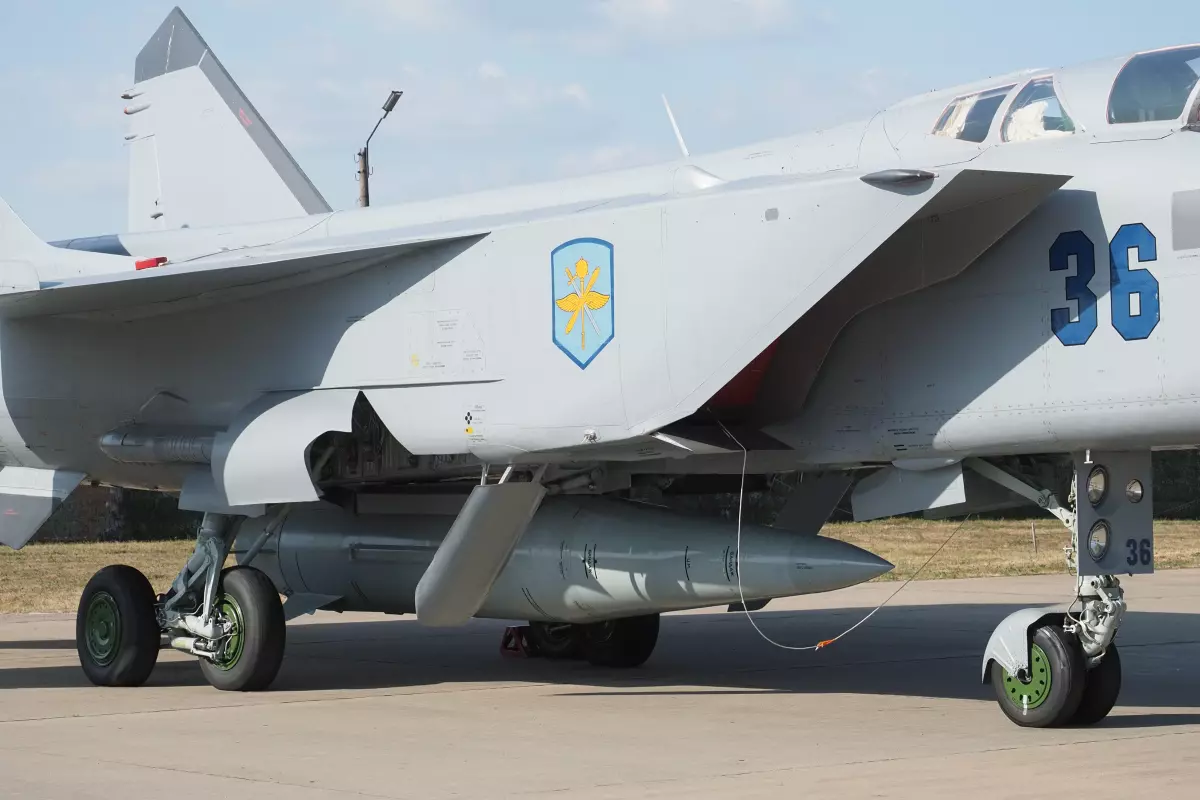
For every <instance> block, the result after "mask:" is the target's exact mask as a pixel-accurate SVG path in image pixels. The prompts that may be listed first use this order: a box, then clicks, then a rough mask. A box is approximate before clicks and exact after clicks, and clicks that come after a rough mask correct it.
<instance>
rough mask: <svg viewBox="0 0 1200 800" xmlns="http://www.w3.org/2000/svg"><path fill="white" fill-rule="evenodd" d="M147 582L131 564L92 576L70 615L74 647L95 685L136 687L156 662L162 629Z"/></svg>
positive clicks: (84, 670) (106, 568)
mask: <svg viewBox="0 0 1200 800" xmlns="http://www.w3.org/2000/svg"><path fill="white" fill-rule="evenodd" d="M156 600H157V598H156V597H155V595H154V589H153V588H152V587H151V586H150V581H148V580H147V579H146V576H145V575H143V574H142V573H140V572H138V571H137V570H136V569H134V568H133V567H125V566H114V567H105V568H104V569H102V570H100V571H99V572H97V573H96V574H95V575H93V576H92V579H91V580H90V581H88V584H87V586H86V587H85V588H84V590H83V595H82V596H81V597H80V598H79V609H78V611H77V612H76V614H75V649H76V651H77V652H78V653H79V665H80V666H81V667H83V674H84V675H87V679H88V680H89V681H91V682H92V683H94V684H95V685H96V686H141V685H142V684H143V683H145V682H146V681H147V680H148V679H149V678H150V673H151V672H153V671H154V665H155V663H157V662H158V649H159V645H160V643H161V632H160V630H159V627H158V617H157V615H156V614H155V611H154V604H155V602H156Z"/></svg>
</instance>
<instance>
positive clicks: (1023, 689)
mask: <svg viewBox="0 0 1200 800" xmlns="http://www.w3.org/2000/svg"><path fill="white" fill-rule="evenodd" d="M1050 688H1051V680H1050V659H1049V658H1047V657H1046V651H1045V650H1043V649H1042V648H1041V647H1039V646H1037V645H1036V644H1035V645H1033V646H1032V647H1031V648H1030V653H1029V680H1028V681H1023V680H1021V679H1020V678H1018V677H1016V676H1015V675H1011V674H1009V672H1008V670H1004V694H1005V696H1006V697H1007V698H1008V701H1009V702H1010V703H1012V704H1013V705H1014V706H1016V707H1017V708H1022V709H1024V708H1037V707H1038V706H1040V705H1041V704H1042V703H1044V702H1046V698H1047V697H1049V696H1050Z"/></svg>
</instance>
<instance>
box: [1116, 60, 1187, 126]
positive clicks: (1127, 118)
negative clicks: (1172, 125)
mask: <svg viewBox="0 0 1200 800" xmlns="http://www.w3.org/2000/svg"><path fill="white" fill-rule="evenodd" d="M1197 80H1200V47H1180V48H1176V49H1174V50H1160V51H1158V52H1156V53H1143V54H1142V55H1140V56H1134V57H1133V58H1132V59H1130V61H1129V63H1128V64H1126V65H1125V68H1124V69H1123V70H1121V74H1120V75H1118V76H1117V80H1116V83H1114V84H1113V90H1112V97H1111V98H1110V99H1109V101H1108V121H1109V122H1111V123H1112V124H1114V125H1120V124H1125V123H1131V122H1163V121H1169V120H1174V119H1179V118H1180V117H1181V116H1183V110H1184V107H1185V106H1186V105H1187V101H1188V98H1189V97H1191V95H1192V89H1194V88H1196V81H1197Z"/></svg>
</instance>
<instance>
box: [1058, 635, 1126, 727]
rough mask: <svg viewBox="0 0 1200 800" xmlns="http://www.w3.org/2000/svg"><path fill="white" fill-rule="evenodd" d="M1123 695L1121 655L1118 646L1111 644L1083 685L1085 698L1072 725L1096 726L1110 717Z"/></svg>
mask: <svg viewBox="0 0 1200 800" xmlns="http://www.w3.org/2000/svg"><path fill="white" fill-rule="evenodd" d="M1120 694H1121V654H1120V653H1118V652H1117V646H1116V645H1115V644H1110V645H1109V646H1108V650H1107V651H1105V653H1104V658H1102V659H1100V663H1099V664H1097V665H1096V666H1095V667H1094V668H1093V669H1090V670H1088V673H1087V679H1086V680H1085V681H1084V685H1083V698H1082V699H1081V700H1080V701H1079V708H1078V709H1076V710H1075V716H1073V717H1071V722H1070V724H1071V725H1095V724H1096V723H1097V722H1099V721H1100V720H1102V719H1104V718H1105V717H1107V716H1108V713H1109V712H1110V711H1112V710H1113V706H1115V705H1116V704H1117V697H1118V695H1120Z"/></svg>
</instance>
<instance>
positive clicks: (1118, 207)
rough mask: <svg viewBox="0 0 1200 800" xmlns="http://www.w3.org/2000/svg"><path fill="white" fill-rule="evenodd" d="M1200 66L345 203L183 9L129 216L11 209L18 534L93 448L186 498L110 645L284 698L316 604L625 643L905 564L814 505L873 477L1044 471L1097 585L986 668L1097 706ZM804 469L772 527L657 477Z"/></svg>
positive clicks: (915, 488) (138, 128)
mask: <svg viewBox="0 0 1200 800" xmlns="http://www.w3.org/2000/svg"><path fill="white" fill-rule="evenodd" d="M1198 75H1200V46H1187V47H1174V48H1168V49H1164V50H1157V51H1153V52H1144V53H1137V54H1135V55H1132V56H1123V57H1121V58H1115V59H1109V60H1104V61H1100V62H1097V63H1092V64H1085V65H1083V66H1076V67H1067V68H1060V69H1036V70H1027V71H1023V72H1018V73H1014V74H1011V75H1004V76H1000V77H994V78H990V79H987V80H983V81H979V82H978V83H975V84H971V85H968V86H962V87H958V88H954V89H949V90H945V91H937V92H931V93H928V94H924V95H921V96H919V97H915V98H912V99H910V100H907V101H904V102H901V103H898V104H896V105H894V106H891V107H889V108H886V109H884V110H882V111H880V112H879V113H878V114H875V115H874V116H872V117H870V118H869V119H866V120H862V121H859V122H855V123H851V124H846V125H842V126H839V127H835V128H830V129H827V130H821V131H816V132H811V133H805V134H800V135H796V136H790V137H785V138H782V139H778V140H774V141H768V142H761V143H757V144H753V145H750V146H747V147H743V148H739V149H735V150H731V151H727V152H720V153H715V154H710V155H696V156H692V155H690V154H685V155H684V156H683V157H681V158H680V159H678V160H676V161H673V162H671V163H666V164H661V165H657V166H652V167H646V168H640V169H634V170H626V171H619V172H610V173H607V174H602V175H597V176H593V177H587V178H580V179H573V180H567V181H560V182H553V183H544V184H539V185H533V186H525V187H520V188H512V189H504V190H498V191H491V192H484V193H478V194H469V195H465V196H459V197H450V198H447V199H442V200H435V201H430V202H421V203H411V204H406V205H401V206H396V207H387V208H381V207H376V208H366V209H358V210H352V211H339V212H334V211H332V210H331V209H330V207H329V205H328V203H327V202H326V201H325V200H324V199H323V198H322V196H321V194H320V192H318V190H317V189H316V188H315V187H314V185H313V184H312V183H311V182H310V181H309V180H308V178H307V177H306V176H305V174H304V172H303V171H302V170H301V168H300V167H299V166H298V165H297V163H296V162H295V160H294V159H293V158H292V157H291V156H290V155H289V154H288V152H287V150H286V149H285V148H284V146H283V145H282V143H281V142H280V140H279V139H278V137H276V136H275V134H274V133H273V132H272V131H271V128H270V127H269V126H268V125H267V123H266V121H265V120H264V119H263V118H262V116H261V115H260V114H259V113H258V111H257V110H256V109H255V108H254V106H253V105H252V104H251V103H250V101H249V100H248V99H247V98H246V97H245V95H244V94H243V93H242V92H241V90H240V89H239V88H238V87H237V84H236V83H235V82H234V81H233V79H232V78H231V77H230V75H229V74H228V72H226V70H225V69H224V67H223V66H222V65H221V62H220V61H219V60H218V59H217V57H216V56H215V55H214V53H213V52H212V50H211V49H210V47H209V46H208V44H207V43H206V42H205V41H204V40H203V39H202V38H201V36H200V34H199V33H197V31H196V29H195V28H194V27H193V26H192V24H191V23H190V22H189V21H188V19H187V18H186V17H185V16H184V14H183V13H182V12H181V11H179V10H178V9H176V10H174V11H173V12H171V14H170V15H169V16H168V17H167V19H166V21H165V22H164V23H163V25H162V27H161V28H160V29H159V30H158V31H157V32H156V33H155V34H154V36H153V37H152V38H151V39H150V41H149V43H148V44H147V45H146V47H145V49H143V50H142V52H141V53H140V54H139V55H138V57H137V61H136V72H135V83H134V85H133V86H131V87H130V88H129V90H128V91H127V92H126V93H125V95H124V98H125V101H126V103H127V105H126V106H125V109H124V113H125V114H126V115H127V117H128V121H129V133H128V135H127V137H126V138H127V142H128V150H129V155H130V170H131V171H130V193H129V226H128V227H129V231H128V232H126V233H121V234H116V235H111V236H103V237H98V238H88V239H75V240H71V241H65V242H57V243H53V244H48V243H45V242H43V241H40V240H39V239H37V238H36V237H35V236H34V235H33V234H32V233H31V232H30V231H29V229H28V228H26V227H25V226H24V225H23V224H22V223H21V222H20V221H19V219H18V218H17V217H16V216H15V214H14V213H13V212H12V211H11V210H10V209H9V208H8V206H6V205H3V204H0V278H2V284H0V286H2V289H0V291H2V294H0V316H2V326H0V378H2V387H0V389H2V392H0V397H2V399H3V406H2V407H0V443H2V445H3V446H2V447H0V463H2V464H3V465H4V466H3V469H2V470H0V502H2V503H3V508H4V513H3V514H2V515H0V541H3V543H5V544H7V545H9V546H11V547H18V548H19V547H21V546H23V545H24V544H25V543H26V542H27V541H28V539H29V538H30V536H31V535H32V534H33V533H34V532H35V531H36V530H37V528H38V526H39V525H40V524H41V523H42V522H43V521H44V520H45V519H46V518H47V516H48V515H49V514H50V513H51V512H52V511H53V510H54V509H55V508H56V507H57V506H58V504H60V503H61V501H62V500H63V499H65V498H66V497H67V496H68V495H69V494H70V493H71V492H72V491H73V490H74V489H75V488H76V487H77V486H78V485H79V484H80V483H83V482H85V481H86V482H90V483H92V484H96V485H105V486H118V487H126V488H130V489H147V490H158V491H165V492H172V493H177V494H178V497H179V506H180V508H182V509H186V510H191V511H197V512H203V514H204V516H203V523H202V524H201V525H200V528H199V533H198V538H197V544H196V549H195V553H194V555H193V556H192V557H191V558H190V560H189V561H188V562H187V563H186V564H184V565H181V570H180V573H179V576H178V577H177V578H176V579H175V581H174V582H173V584H172V585H171V587H170V588H169V589H168V590H167V591H166V592H165V593H164V594H162V595H156V594H155V593H154V590H153V589H152V588H151V586H150V584H149V583H148V581H147V580H146V578H145V577H143V576H142V575H141V574H139V573H138V572H137V571H136V570H133V569H130V568H128V567H123V566H114V567H108V568H106V569H104V570H101V571H100V572H99V573H98V574H97V575H96V576H95V577H94V578H93V579H92V581H91V582H90V583H89V584H88V586H87V588H86V589H85V591H84V593H83V597H82V598H81V600H80V604H79V612H78V623H77V631H78V650H79V657H80V661H81V663H82V666H83V669H84V671H85V672H86V674H87V676H88V678H90V679H91V680H92V681H93V682H94V683H96V684H99V685H104V686H132V685H137V684H140V683H142V682H144V681H145V680H146V679H147V677H148V676H149V674H150V672H151V670H152V669H153V667H154V665H155V660H156V659H157V657H158V654H159V651H160V648H161V647H171V648H174V649H176V650H182V651H185V652H187V653H191V654H193V655H194V656H196V658H198V659H199V662H200V665H201V668H202V670H203V672H204V675H205V676H206V678H207V679H208V680H209V681H210V682H211V683H212V684H213V685H214V686H216V687H218V688H221V689H228V690H261V689H265V688H267V687H268V686H269V685H270V684H271V682H272V680H273V679H274V677H275V675H276V672H277V670H278V668H279V665H280V661H281V658H282V656H283V651H284V643H285V635H286V627H285V621H286V620H287V619H292V618H294V617H296V616H299V615H302V614H305V613H309V612H312V611H314V610H318V609H327V610H334V611H344V610H358V611H378V612H387V613H415V614H416V617H417V619H418V620H419V621H420V622H421V623H423V624H426V625H434V626H456V625H461V624H463V623H465V622H466V621H467V620H469V619H471V618H472V617H487V618H500V619H515V620H522V621H526V620H527V621H529V622H530V628H529V636H530V638H531V641H533V642H534V643H535V644H536V645H537V646H538V647H539V648H540V649H541V650H542V652H544V653H546V654H549V655H555V656H558V657H564V658H565V657H582V658H586V659H588V660H590V661H591V662H592V663H594V664H597V665H601V666H606V667H612V668H623V667H625V668H627V667H633V666H637V665H639V664H641V663H642V662H644V661H645V660H646V659H647V658H648V657H649V656H650V655H651V652H652V650H653V648H654V646H655V642H656V640H657V634H658V619H659V616H658V615H659V614H661V613H663V612H666V611H671V610H678V609H687V608H699V607H710V606H717V605H724V604H730V605H731V606H736V607H738V608H740V609H742V610H745V611H746V613H750V609H753V608H757V607H761V605H762V604H763V603H764V602H765V601H768V600H770V599H772V598H776V597H784V596H789V595H796V594H803V593H809V592H822V591H829V590H832V589H836V588H839V587H844V586H849V585H852V584H855V583H858V582H861V581H865V580H869V579H872V578H874V577H876V576H878V575H880V574H881V573H883V572H885V571H886V570H888V569H889V568H890V565H889V564H887V563H886V562H885V561H883V560H882V559H879V558H877V557H875V556H874V555H872V554H870V553H867V552H865V551H862V550H859V549H857V548H854V547H851V546H849V545H846V544H843V543H841V542H837V541H834V540H831V539H828V538H823V537H820V536H818V533H819V531H820V529H821V527H822V525H823V524H824V522H825V521H826V520H827V518H828V517H829V515H830V513H831V511H832V510H833V509H834V508H835V506H836V505H837V504H838V503H839V502H840V501H841V499H842V498H843V497H844V495H845V494H846V492H847V491H850V493H851V500H852V506H853V509H854V513H855V516H856V517H858V518H859V519H874V518H880V517H886V516H892V515H901V514H909V513H917V512H924V513H926V514H928V515H936V516H942V517H952V516H963V515H968V514H972V513H976V512H980V511H984V510H989V509H997V508H1004V507H1011V506H1014V505H1017V504H1020V503H1026V504H1029V503H1033V504H1036V505H1037V506H1039V507H1040V508H1042V509H1044V510H1045V512H1047V513H1049V514H1052V515H1054V516H1055V517H1057V518H1058V519H1059V520H1061V521H1062V523H1063V524H1064V525H1066V527H1067V528H1068V529H1070V530H1071V531H1072V532H1073V533H1074V537H1073V540H1074V547H1073V549H1072V552H1071V554H1070V556H1071V561H1072V564H1073V569H1074V572H1075V573H1076V592H1075V594H1076V597H1075V601H1074V603H1073V604H1071V606H1069V607H1065V606H1064V607H1054V608H1041V609H1028V610H1024V611H1021V612H1018V613H1016V614H1014V615H1012V616H1010V617H1009V618H1007V619H1005V620H1003V621H1001V622H1000V624H999V625H998V626H997V628H996V630H995V633H994V634H993V635H992V639H991V642H990V643H989V644H988V646H987V649H986V652H985V653H984V656H983V664H982V675H983V679H984V680H985V681H987V682H990V683H991V685H992V687H993V689H994V691H995V693H996V697H997V701H998V703H999V705H1000V708H1001V709H1002V710H1003V712H1004V713H1005V714H1006V715H1008V717H1009V718H1011V719H1012V720H1013V721H1014V722H1016V723H1017V724H1019V725H1023V726H1033V727H1052V726H1058V725H1065V724H1090V723H1094V722H1096V721H1098V720H1100V719H1102V718H1103V717H1104V716H1105V715H1106V714H1107V713H1108V712H1109V710H1110V709H1111V708H1112V707H1113V704H1114V703H1115V702H1116V699H1117V696H1118V693H1119V690H1120V685H1121V667H1120V660H1119V655H1118V651H1117V646H1116V644H1115V643H1114V639H1115V637H1116V635H1117V632H1118V629H1119V627H1120V624H1121V621H1122V618H1123V615H1124V612H1125V608H1126V603H1125V598H1124V594H1123V590H1122V588H1121V585H1120V581H1119V579H1118V576H1119V575H1124V574H1142V573H1149V572H1151V571H1153V567H1154V534H1153V521H1152V506H1153V496H1152V494H1153V486H1152V482H1151V469H1150V455H1151V452H1152V451H1153V450H1155V449H1162V448H1175V447H1189V446H1192V445H1194V444H1196V443H1197V442H1198V441H1200V401H1198V399H1197V398H1200V372H1197V370H1196V368H1195V366H1194V363H1195V358H1194V354H1192V353H1191V346H1192V344H1193V343H1194V342H1196V341H1197V340H1200V315H1193V314H1192V313H1191V312H1189V311H1188V310H1187V308H1188V307H1189V303H1191V302H1192V300H1195V299H1196V298H1197V297H1198V296H1200V279H1198V278H1197V275H1196V273H1195V272H1194V270H1196V269H1197V266H1198V265H1200V261H1197V260H1196V259H1197V258H1198V257H1200V225H1198V224H1197V223H1198V222H1200V158H1198V157H1197V156H1198V155H1200V137H1198V136H1197V131H1198V130H1200V104H1198V95H1200V91H1198V85H1200V81H1198ZM1189 298H1190V299H1189ZM781 473H800V474H802V475H803V476H804V480H802V481H801V482H799V484H798V488H797V489H796V490H795V492H794V493H793V494H792V495H791V496H790V498H789V499H788V502H787V505H786V506H785V507H784V508H783V511H782V512H781V513H780V515H779V519H778V520H777V521H776V522H775V523H774V525H773V526H771V527H765V526H759V525H750V524H748V523H747V524H743V523H742V520H741V519H740V518H739V519H738V520H736V521H734V520H729V521H723V520H715V519H696V518H693V517H690V516H686V515H682V514H679V513H676V512H672V511H669V510H666V509H664V508H661V507H657V506H656V505H654V504H653V503H651V502H648V501H646V500H645V498H644V495H636V493H635V492H634V490H635V489H638V488H639V487H640V488H645V487H652V488H653V487H662V486H665V485H667V484H669V483H671V482H672V481H685V482H686V480H687V479H688V478H689V476H691V477H694V476H707V479H709V480H711V481H716V482H721V485H724V486H726V487H728V489H729V490H730V491H734V492H737V491H739V490H740V488H741V487H742V486H744V485H745V482H746V481H747V480H751V481H753V480H754V479H755V478H756V477H759V476H770V475H778V474H781ZM851 485H853V489H852V490H851V489H850V487H851ZM635 496H637V497H641V498H642V499H640V500H638V499H635ZM976 546H978V547H988V546H989V543H988V542H987V541H986V540H982V539H981V540H978V541H977V542H976ZM230 554H232V555H233V556H234V557H235V558H236V560H237V563H238V566H236V567H233V568H230V569H225V568H224V565H225V563H226V559H227V558H228V556H229V555H230ZM281 595H282V596H283V597H285V598H286V602H282V601H281V600H280V596H281Z"/></svg>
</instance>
